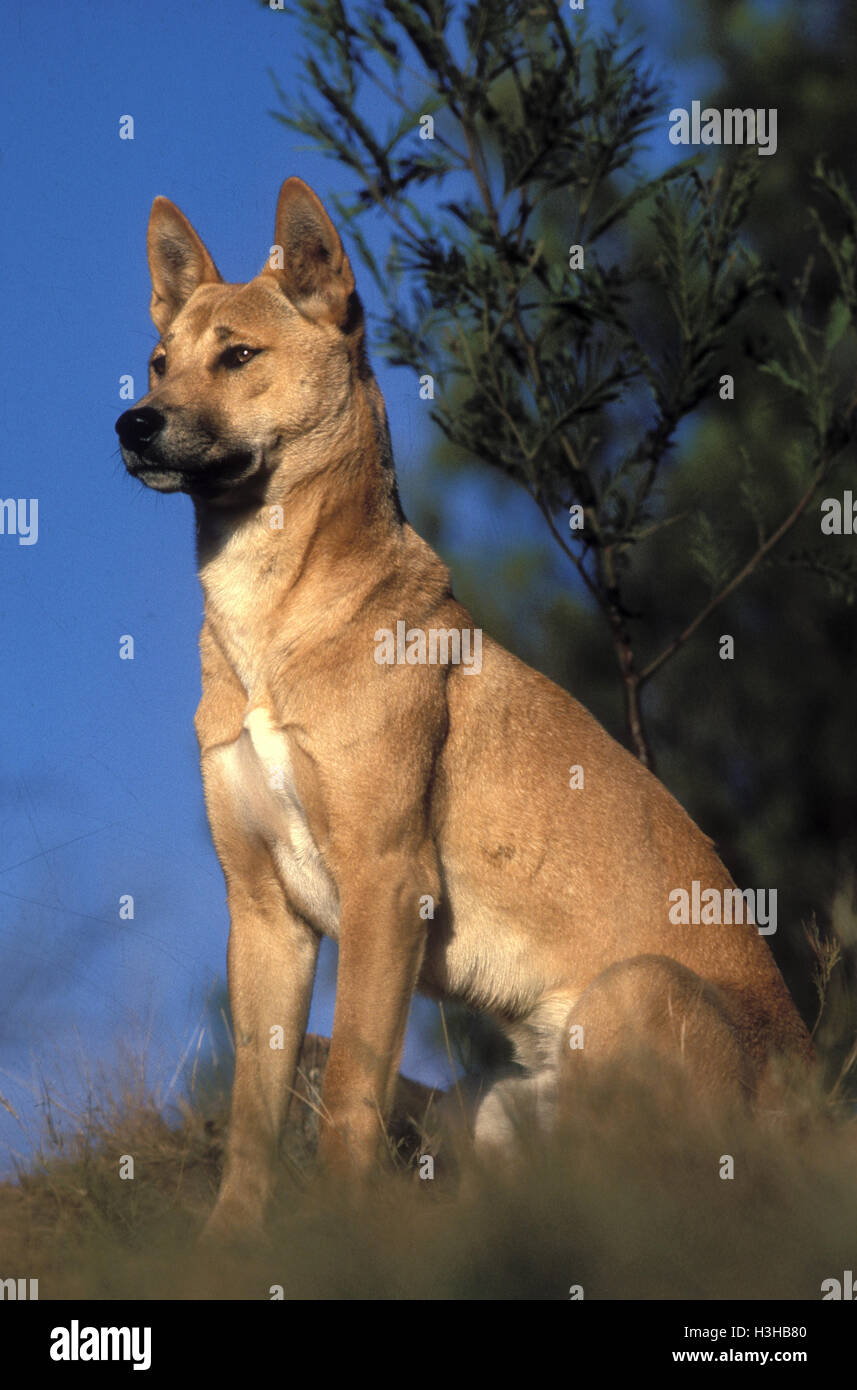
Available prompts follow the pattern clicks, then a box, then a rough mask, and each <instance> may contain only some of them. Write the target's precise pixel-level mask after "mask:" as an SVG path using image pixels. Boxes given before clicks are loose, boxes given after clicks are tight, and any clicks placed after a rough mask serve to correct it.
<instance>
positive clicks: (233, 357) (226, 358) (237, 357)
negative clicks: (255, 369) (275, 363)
mask: <svg viewBox="0 0 857 1390" xmlns="http://www.w3.org/2000/svg"><path fill="white" fill-rule="evenodd" d="M258 352H261V348H251V347H247V346H246V344H245V343H239V344H238V346H237V347H230V348H227V349H226V351H225V352H224V354H223V356H222V357H221V359H220V360H221V362H222V363H223V365H224V367H229V368H232V367H246V365H247V363H248V362H252V360H253V358H254V357H255V356H256V354H257V353H258Z"/></svg>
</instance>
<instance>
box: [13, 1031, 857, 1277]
mask: <svg viewBox="0 0 857 1390" xmlns="http://www.w3.org/2000/svg"><path fill="white" fill-rule="evenodd" d="M319 1046H320V1047H322V1051H321V1053H317V1054H315V1055H313V1056H309V1055H308V1056H307V1057H306V1058H305V1068H304V1074H305V1077H306V1079H307V1093H308V1099H309V1100H310V1104H309V1105H307V1104H301V1105H298V1106H296V1107H295V1115H294V1116H293V1119H292V1121H291V1122H290V1128H289V1134H288V1136H287V1144H286V1155H285V1161H284V1166H283V1173H284V1182H283V1192H282V1196H281V1200H280V1202H279V1204H278V1207H277V1209H276V1211H275V1212H274V1213H273V1214H272V1217H271V1222H270V1227H269V1230H268V1233H267V1234H268V1238H267V1242H266V1244H265V1245H264V1246H263V1247H262V1246H258V1245H257V1246H255V1247H246V1248H244V1249H242V1250H240V1251H233V1252H232V1253H231V1254H230V1253H224V1254H223V1257H222V1258H218V1259H216V1260H215V1259H212V1257H211V1255H210V1254H202V1253H200V1252H199V1251H198V1250H197V1248H196V1247H195V1244H194V1238H195V1236H196V1235H197V1233H198V1231H199V1229H200V1227H201V1225H202V1223H203V1221H204V1218H205V1216H206V1215H207V1213H208V1211H209V1210H210V1208H211V1205H212V1203H213V1200H214V1194H215V1192H216V1189H217V1183H218V1178H219V1172H220V1164H221V1160H222V1139H223V1132H224V1116H225V1099H224V1097H223V1095H222V1094H218V1093H217V1090H216V1088H215V1089H214V1090H211V1089H210V1090H209V1092H208V1094H207V1096H206V1097H205V1098H203V1097H202V1096H201V1095H197V1096H196V1097H195V1099H194V1101H193V1102H184V1103H182V1105H181V1106H180V1108H179V1113H178V1115H177V1116H176V1122H175V1123H173V1124H168V1123H167V1122H166V1121H165V1119H164V1118H163V1115H162V1114H161V1113H160V1111H159V1110H158V1108H157V1107H156V1106H155V1105H154V1104H153V1103H152V1102H150V1101H147V1100H146V1097H145V1096H144V1095H143V1094H141V1092H140V1090H139V1088H135V1087H127V1086H126V1088H125V1091H124V1093H123V1094H122V1095H121V1096H120V1097H119V1098H118V1099H116V1100H109V1099H108V1100H106V1099H105V1098H104V1097H105V1096H106V1095H107V1091H106V1090H105V1088H104V1086H103V1085H102V1084H100V1085H99V1087H98V1088H97V1091H98V1096H99V1100H98V1101H97V1103H95V1102H93V1103H91V1104H89V1105H88V1106H87V1107H86V1111H85V1113H84V1114H82V1115H79V1116H78V1117H77V1120H76V1123H75V1124H74V1125H72V1126H69V1124H68V1123H66V1126H65V1127H64V1129H62V1130H60V1128H59V1127H58V1125H56V1124H54V1122H53V1121H52V1119H51V1116H50V1113H49V1114H48V1123H47V1131H48V1132H47V1135H46V1140H45V1144H44V1146H43V1150H42V1152H41V1154H40V1156H39V1158H38V1160H37V1161H36V1162H35V1163H34V1164H32V1165H31V1166H30V1167H29V1168H28V1169H27V1171H22V1172H21V1173H20V1175H19V1180H18V1182H16V1183H14V1184H11V1183H10V1184H6V1185H0V1266H2V1267H0V1277H9V1276H15V1277H27V1278H33V1277H37V1278H38V1279H39V1295H40V1298H42V1299H51V1298H73V1299H78V1298H83V1299H110V1298H135V1299H137V1298H140V1299H147V1298H168V1299H181V1298H248V1299H266V1298H270V1297H271V1296H272V1294H271V1289H272V1287H274V1288H276V1287H277V1286H280V1287H281V1288H282V1291H283V1296H284V1297H285V1298H287V1299H330V1298H332V1299H409V1298H414V1299H435V1298H441V1299H443V1298H446V1299H515V1300H520V1299H539V1300H541V1299H566V1298H568V1297H569V1290H570V1288H571V1286H572V1285H581V1286H582V1287H583V1291H584V1294H585V1297H586V1298H587V1299H592V1298H617V1299H626V1298H648V1299H668V1298H672V1299H687V1298H692V1299H699V1298H703V1299H718V1298H740V1299H759V1298H775V1299H818V1298H820V1296H821V1295H820V1284H821V1281H822V1280H823V1279H825V1278H829V1277H838V1278H841V1276H842V1272H843V1270H845V1269H853V1268H854V1267H855V1259H857V1245H855V1235H854V1233H855V1231H857V1121H855V1118H854V1113H853V1107H851V1109H850V1111H849V1107H848V1106H847V1105H842V1106H834V1105H831V1104H830V1103H829V1101H825V1100H824V1098H823V1097H821V1096H820V1095H815V1096H812V1097H811V1096H807V1095H806V1093H804V1094H803V1096H802V1097H801V1098H796V1099H793V1100H792V1102H790V1104H789V1106H788V1107H787V1110H785V1111H783V1112H782V1113H780V1114H777V1115H772V1114H768V1115H766V1116H763V1117H761V1118H757V1119H753V1120H751V1119H749V1118H748V1117H747V1115H746V1114H740V1115H739V1114H720V1115H717V1116H710V1115H709V1116H707V1117H706V1116H704V1115H701V1114H698V1113H696V1112H695V1111H694V1107H693V1106H692V1104H689V1097H688V1095H687V1094H686V1093H683V1092H681V1091H676V1092H672V1091H670V1090H668V1089H665V1088H663V1087H661V1088H659V1090H658V1092H657V1093H656V1092H654V1091H651V1090H649V1089H648V1088H647V1087H646V1086H645V1085H644V1084H641V1083H640V1081H639V1078H638V1079H637V1081H632V1080H631V1079H630V1078H627V1077H626V1078H625V1079H624V1080H622V1079H619V1078H613V1080H612V1081H608V1082H606V1083H602V1084H600V1085H599V1086H598V1087H597V1088H594V1089H593V1090H591V1092H589V1093H587V1094H586V1095H585V1096H581V1097H579V1098H578V1101H577V1102H576V1104H575V1107H574V1113H573V1114H572V1115H571V1116H569V1117H567V1118H566V1120H565V1121H564V1122H563V1125H562V1126H561V1128H560V1130H559V1131H558V1132H557V1133H556V1134H555V1135H554V1136H553V1137H552V1139H551V1140H550V1141H549V1143H548V1144H546V1145H545V1144H542V1145H540V1146H539V1145H535V1144H533V1145H531V1146H528V1153H527V1157H526V1162H525V1164H524V1166H523V1168H522V1169H520V1170H519V1171H518V1172H517V1173H516V1174H511V1173H509V1172H507V1171H504V1170H503V1169H502V1168H501V1167H499V1166H497V1167H495V1168H492V1167H491V1166H488V1167H482V1168H481V1169H476V1168H475V1167H473V1166H472V1164H471V1165H470V1166H469V1167H465V1171H464V1173H463V1176H462V1178H461V1181H460V1182H459V1181H453V1180H452V1179H451V1177H450V1176H447V1177H446V1178H445V1177H444V1174H443V1164H442V1162H441V1161H440V1160H439V1162H438V1168H437V1173H436V1176H435V1178H434V1179H429V1180H421V1179H420V1178H419V1177H418V1175H417V1171H418V1170H417V1165H416V1164H415V1162H414V1158H413V1153H411V1154H410V1155H409V1152H408V1147H407V1143H406V1142H405V1141H404V1140H403V1141H402V1143H401V1144H400V1145H399V1147H398V1149H397V1152H396V1155H395V1161H394V1162H393V1163H392V1164H391V1171H390V1173H389V1174H386V1175H383V1176H380V1175H379V1179H378V1181H377V1183H376V1185H375V1186H374V1188H373V1189H372V1191H371V1192H369V1193H368V1194H366V1195H364V1196H363V1197H362V1198H359V1199H358V1198H355V1197H354V1195H353V1194H349V1193H348V1192H347V1191H344V1190H343V1189H342V1188H341V1187H338V1186H336V1185H333V1184H331V1183H330V1182H324V1181H323V1180H321V1179H318V1178H317V1177H314V1176H313V1172H312V1165H311V1162H310V1157H311V1149H312V1131H313V1109H312V1101H311V1097H312V1095H313V1094H315V1090H316V1088H317V1084H318V1081H319V1080H320V1074H321V1070H322V1068H323V1060H324V1058H323V1046H322V1045H321V1044H319ZM419 1098H420V1090H419V1088H416V1089H415V1090H414V1091H413V1092H411V1093H410V1095H409V1097H408V1099H409V1101H410V1109H411V1112H413V1111H414V1110H415V1109H416V1108H417V1107H418V1105H419ZM123 1155H130V1156H132V1157H133V1159H134V1178H133V1179H132V1180H122V1178H120V1176H119V1173H120V1162H121V1159H122V1156H123ZM725 1155H731V1157H732V1158H733V1160H734V1177H733V1178H731V1179H730V1178H724V1177H722V1176H721V1172H722V1171H724V1164H723V1158H724V1156H725Z"/></svg>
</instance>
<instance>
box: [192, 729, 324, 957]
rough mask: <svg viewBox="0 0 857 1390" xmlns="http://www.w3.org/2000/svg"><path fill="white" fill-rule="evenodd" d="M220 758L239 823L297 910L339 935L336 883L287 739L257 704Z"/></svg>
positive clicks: (314, 924)
mask: <svg viewBox="0 0 857 1390" xmlns="http://www.w3.org/2000/svg"><path fill="white" fill-rule="evenodd" d="M218 754H219V756H220V758H221V759H222V762H221V768H222V771H223V773H224V774H225V776H226V779H227V782H228V785H229V788H230V790H231V792H232V795H233V798H234V803H235V811H236V814H237V816H238V819H239V821H240V823H241V824H242V825H243V828H244V830H245V831H246V833H247V834H248V835H258V836H260V838H261V839H262V840H264V842H265V844H266V845H267V846H268V848H269V849H270V851H271V853H272V855H273V856H274V859H275V861H276V864H277V868H278V870H279V872H280V876H281V878H282V881H283V883H284V885H285V887H286V891H287V894H288V896H289V900H290V902H291V904H292V906H293V907H294V908H296V909H297V911H298V912H300V913H301V914H302V916H304V917H306V919H307V921H309V922H311V923H312V925H313V926H314V927H315V928H316V929H317V930H318V931H323V932H325V933H326V934H327V935H328V936H336V934H337V928H338V924H339V903H338V895H337V891H336V885H335V884H334V882H333V879H332V878H331V876H330V874H329V873H328V870H327V868H326V866H325V863H324V859H323V858H322V856H321V854H320V853H319V850H318V847H317V845H316V843H315V840H314V839H313V837H312V833H311V831H310V828H309V825H308V823H307V819H306V816H305V814H304V810H303V807H302V805H301V802H300V798H299V796H298V792H297V787H296V785H295V775H294V768H293V765H292V758H291V753H290V749H289V740H288V737H287V735H286V734H284V733H283V731H282V730H281V729H278V728H276V726H275V725H274V723H273V722H272V720H271V716H270V714H269V712H268V710H267V709H265V708H264V707H263V706H257V708H256V709H252V710H250V711H249V712H248V713H247V715H246V716H245V719H244V728H243V730H242V731H241V734H240V736H239V738H237V739H236V741H235V742H234V743H231V744H229V745H228V746H226V747H223V748H221V749H219V750H218Z"/></svg>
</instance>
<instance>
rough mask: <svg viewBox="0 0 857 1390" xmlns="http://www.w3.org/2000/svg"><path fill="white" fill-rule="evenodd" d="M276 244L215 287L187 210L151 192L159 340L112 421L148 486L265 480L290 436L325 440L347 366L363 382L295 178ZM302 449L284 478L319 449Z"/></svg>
mask: <svg viewBox="0 0 857 1390" xmlns="http://www.w3.org/2000/svg"><path fill="white" fill-rule="evenodd" d="M275 243H276V244H275V246H274V247H273V248H272V250H271V254H270V255H269V258H268V261H267V263H266V265H265V268H264V270H263V271H262V272H261V273H260V274H259V275H257V276H256V278H255V279H254V280H250V281H249V282H248V283H247V284H244V285H228V284H225V283H224V282H223V280H222V279H221V277H220V274H219V273H218V271H217V268H216V266H215V264H214V261H213V260H212V258H211V256H210V255H209V253H208V251H207V250H206V248H205V246H204V245H203V243H202V241H201V240H200V238H199V237H198V236H197V234H196V232H195V231H194V229H193V227H192V226H191V225H190V223H189V222H188V220H187V218H186V217H185V216H184V215H183V214H182V213H181V212H179V210H178V208H177V207H175V206H174V204H173V203H171V202H170V201H169V199H167V198H156V199H155V202H154V204H153V206H152V214H151V218H150V220H149V235H148V250H149V268H150V271H151V275H152V302H151V313H152V318H153V320H154V323H155V327H156V328H157V329H158V332H159V333H160V335H161V336H160V341H159V342H158V344H157V346H156V348H155V350H154V352H153V353H152V356H151V359H150V363H149V390H148V392H147V394H146V395H145V396H143V397H142V399H141V400H139V401H138V402H137V404H136V405H135V406H133V407H132V409H131V410H126V411H125V413H124V414H123V415H120V417H119V419H118V420H117V421H116V432H117V434H118V435H119V441H120V444H121V447H122V457H123V459H124V461H125V466H126V467H127V469H128V471H129V472H130V473H132V474H133V475H134V476H135V477H137V478H139V479H140V480H141V481H142V482H144V483H146V484H147V486H149V487H152V488H156V489H158V491H160V492H178V491H181V492H188V493H191V494H192V495H194V496H200V497H207V498H214V497H220V496H223V495H225V494H227V493H231V492H234V491H235V490H236V489H240V488H241V487H242V485H244V484H248V483H249V484H250V485H251V486H252V485H253V483H252V481H251V480H258V481H259V482H263V481H264V479H265V478H266V477H267V476H269V475H270V473H271V472H272V471H273V469H274V468H275V467H276V466H277V464H278V463H279V462H280V460H281V458H282V457H283V448H284V446H286V445H288V443H289V442H291V441H294V440H296V439H299V438H306V437H307V436H308V435H310V434H311V433H313V432H314V433H315V435H316V436H318V437H319V441H320V442H323V441H324V440H325V438H326V439H327V440H328V442H329V441H330V440H331V439H332V438H333V437H334V436H335V434H336V430H337V427H338V417H339V416H341V415H342V411H343V408H344V406H345V405H346V403H347V400H348V396H349V393H350V391H351V390H352V389H353V382H354V377H355V373H356V375H357V376H358V377H360V378H363V379H364V380H365V379H366V378H367V377H368V378H369V380H371V375H370V374H369V370H368V366H367V364H366V359H365V353H364V347H363V314H362V310H361V307H360V302H359V300H358V298H357V295H356V293H355V290H354V276H353V274H352V271H351V267H350V265H349V263H348V259H347V257H346V255H345V252H344V251H343V249H342V243H341V241H340V239H339V236H338V235H337V232H336V230H335V228H334V226H333V224H332V222H331V221H330V218H329V217H328V216H327V213H326V212H325V210H324V208H323V207H322V205H321V203H320V201H319V199H318V198H317V197H316V195H315V194H314V193H313V191H312V189H310V188H308V187H307V185H306V184H305V183H303V182H302V181H301V180H300V179H297V178H291V179H287V180H286V182H285V183H284V184H283V186H282V188H281V190H280V196H279V201H278V203H277V217H276V232H275ZM373 385H374V383H373ZM375 389H376V390H377V388H375ZM299 453H300V451H292V453H291V455H290V463H289V468H290V481H291V479H292V477H293V480H294V481H295V482H297V481H299V480H300V478H301V476H303V470H304V469H305V470H308V471H310V472H311V471H312V458H313V457H315V456H317V455H318V451H317V450H314V449H308V450H307V451H306V454H305V460H304V461H303V462H302V461H301V459H300V458H299V457H298V454H299Z"/></svg>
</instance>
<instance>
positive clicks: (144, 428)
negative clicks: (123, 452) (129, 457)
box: [114, 405, 166, 454]
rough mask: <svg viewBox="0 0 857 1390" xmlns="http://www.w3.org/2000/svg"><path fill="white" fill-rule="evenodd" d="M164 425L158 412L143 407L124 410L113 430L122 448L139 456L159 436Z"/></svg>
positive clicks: (164, 421) (148, 407) (162, 417)
mask: <svg viewBox="0 0 857 1390" xmlns="http://www.w3.org/2000/svg"><path fill="white" fill-rule="evenodd" d="M165 424H166V420H165V419H164V416H163V415H162V414H161V412H160V411H159V410H154V409H153V408H152V406H150V405H144V406H143V407H142V409H140V410H133V409H132V410H126V411H125V413H124V415H120V416H119V419H118V420H117V421H116V425H115V426H114V428H115V430H116V433H117V434H118V436H119V443H120V444H121V445H122V446H123V448H125V449H131V450H132V451H133V452H134V453H135V454H139V453H140V451H141V450H142V449H145V447H146V445H147V444H151V442H152V440H153V439H154V438H155V436H156V435H158V434H160V432H161V430H162V429H163V428H164V425H165Z"/></svg>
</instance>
